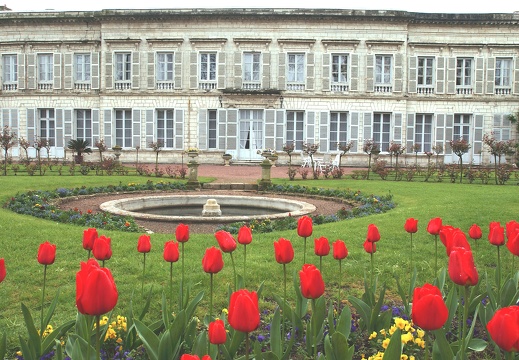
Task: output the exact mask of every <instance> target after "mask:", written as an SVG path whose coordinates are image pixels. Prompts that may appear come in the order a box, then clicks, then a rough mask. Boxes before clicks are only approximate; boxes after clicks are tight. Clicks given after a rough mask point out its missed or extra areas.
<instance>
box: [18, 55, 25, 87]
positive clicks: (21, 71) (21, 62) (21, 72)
mask: <svg viewBox="0 0 519 360" xmlns="http://www.w3.org/2000/svg"><path fill="white" fill-rule="evenodd" d="M17 63H18V89H19V90H25V54H18V55H17Z"/></svg>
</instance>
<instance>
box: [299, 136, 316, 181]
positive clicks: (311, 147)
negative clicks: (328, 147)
mask: <svg viewBox="0 0 519 360" xmlns="http://www.w3.org/2000/svg"><path fill="white" fill-rule="evenodd" d="M317 149H319V144H310V143H303V152H304V153H305V154H306V155H308V156H310V163H311V165H312V172H313V175H314V179H317V178H318V175H317V173H316V171H315V170H316V169H315V166H314V154H315V153H316V152H317Z"/></svg>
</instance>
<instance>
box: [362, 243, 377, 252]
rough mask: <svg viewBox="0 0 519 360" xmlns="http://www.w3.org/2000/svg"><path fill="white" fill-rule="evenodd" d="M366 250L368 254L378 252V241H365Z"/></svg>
mask: <svg viewBox="0 0 519 360" xmlns="http://www.w3.org/2000/svg"><path fill="white" fill-rule="evenodd" d="M364 250H366V252H367V253H368V254H374V253H376V252H377V243H374V242H369V241H368V240H366V241H364Z"/></svg>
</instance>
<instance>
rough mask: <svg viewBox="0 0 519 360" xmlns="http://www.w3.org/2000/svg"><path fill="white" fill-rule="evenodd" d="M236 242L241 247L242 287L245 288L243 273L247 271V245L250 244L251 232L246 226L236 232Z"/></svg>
mask: <svg viewBox="0 0 519 360" xmlns="http://www.w3.org/2000/svg"><path fill="white" fill-rule="evenodd" d="M238 242H239V243H240V244H242V245H243V285H244V286H245V272H246V269H247V245H249V244H250V243H251V242H252V230H251V228H250V227H248V226H245V225H244V226H242V227H241V228H240V230H238Z"/></svg>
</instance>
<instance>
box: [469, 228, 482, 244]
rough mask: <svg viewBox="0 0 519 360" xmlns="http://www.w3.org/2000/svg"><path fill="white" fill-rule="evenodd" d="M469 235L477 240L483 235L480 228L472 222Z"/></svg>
mask: <svg viewBox="0 0 519 360" xmlns="http://www.w3.org/2000/svg"><path fill="white" fill-rule="evenodd" d="M469 236H470V238H471V239H474V240H478V239H481V237H482V236H483V234H482V232H481V228H480V227H479V226H478V225H477V224H472V226H471V227H470V229H469Z"/></svg>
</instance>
